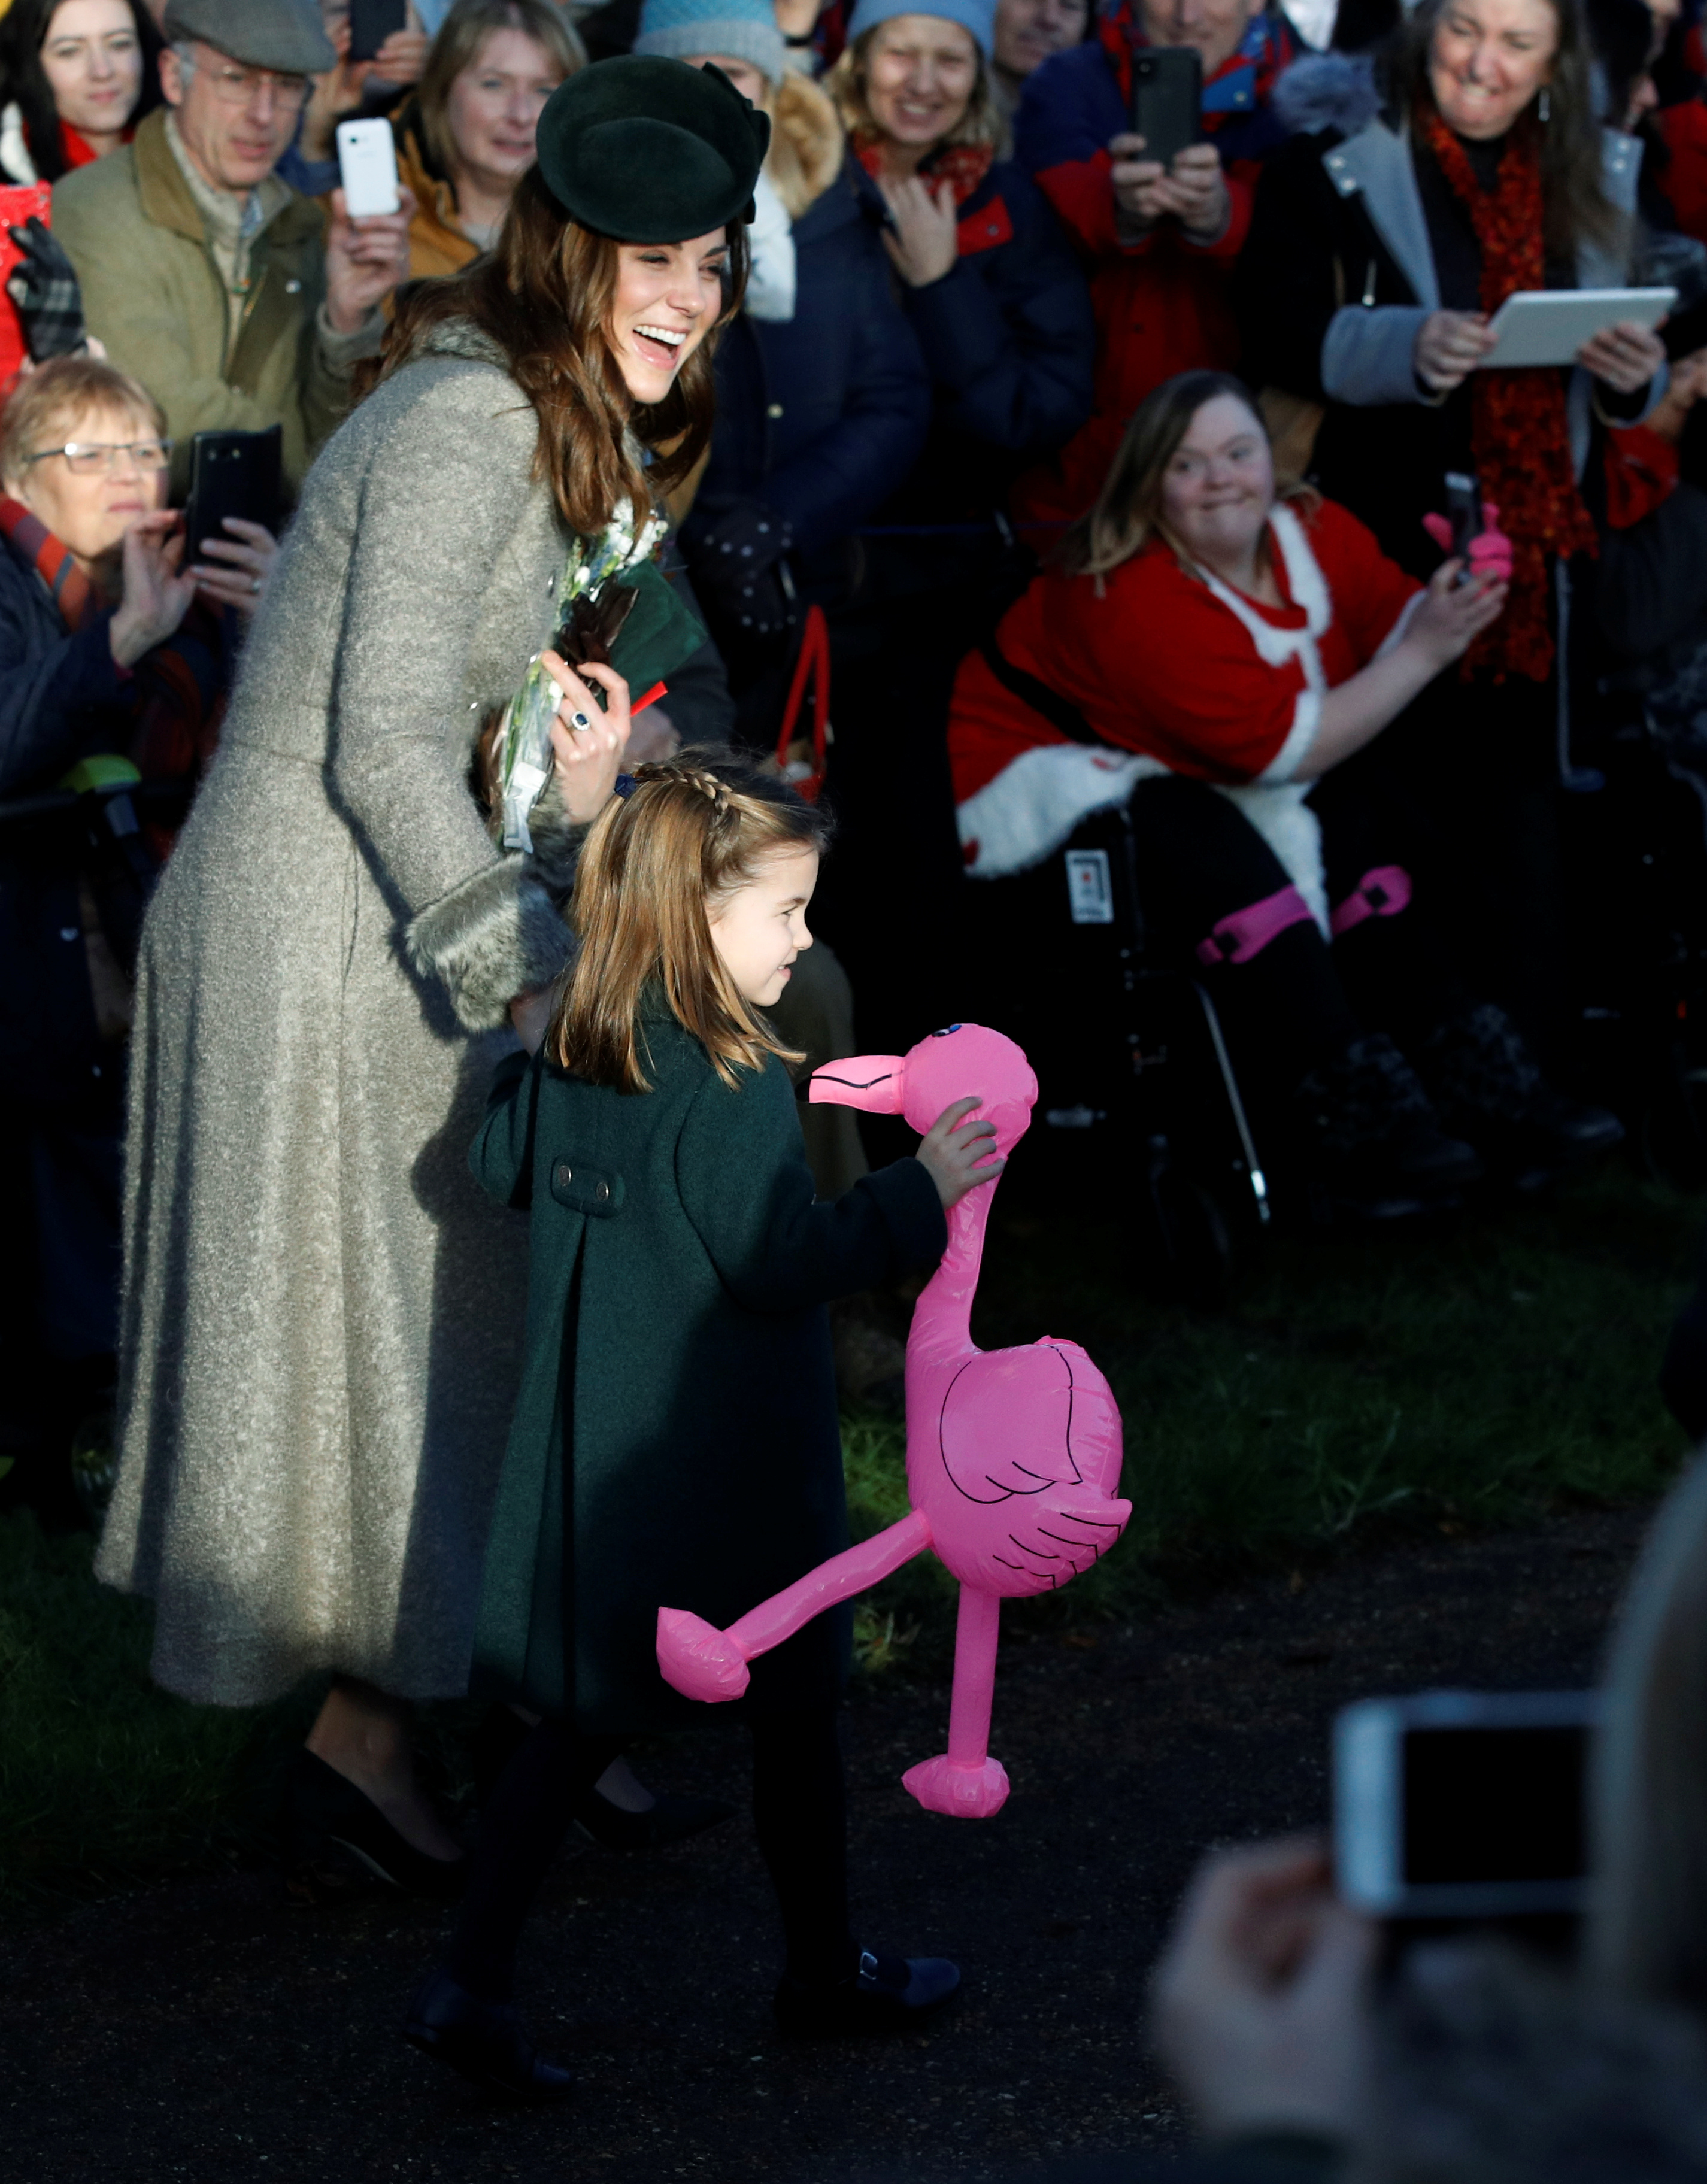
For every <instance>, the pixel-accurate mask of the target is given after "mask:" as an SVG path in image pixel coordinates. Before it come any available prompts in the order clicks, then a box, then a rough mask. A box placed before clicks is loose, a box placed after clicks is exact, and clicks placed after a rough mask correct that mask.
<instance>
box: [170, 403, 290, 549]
mask: <svg viewBox="0 0 1707 2184" xmlns="http://www.w3.org/2000/svg"><path fill="white" fill-rule="evenodd" d="M283 437H284V433H283V429H282V426H277V425H269V426H268V427H267V429H266V430H265V432H198V433H197V435H196V437H195V438H194V439H193V440H192V441H191V443H190V499H189V505H188V508H187V510H186V513H185V518H184V537H185V539H186V542H187V543H186V548H185V561H186V565H188V564H189V563H190V562H192V561H198V560H200V559H201V556H202V541H203V539H204V538H231V537H232V533H231V532H229V531H227V530H226V527H225V519H226V516H228V515H240V516H243V518H245V519H246V520H247V521H248V522H250V523H264V524H265V526H266V527H267V529H268V530H269V531H275V532H276V530H277V529H278V521H279V482H280V450H281V444H282V440H283Z"/></svg>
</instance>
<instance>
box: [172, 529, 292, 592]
mask: <svg viewBox="0 0 1707 2184" xmlns="http://www.w3.org/2000/svg"><path fill="white" fill-rule="evenodd" d="M225 523H226V530H227V531H230V532H234V533H235V534H236V535H235V538H198V539H197V540H196V541H195V542H194V543H195V544H196V545H197V547H198V548H199V549H200V550H201V552H202V553H203V554H205V555H206V556H207V560H204V561H201V562H198V563H197V565H195V566H194V567H193V568H192V569H191V571H190V574H191V575H192V577H194V578H195V580H196V588H197V590H198V591H199V592H200V593H201V595H202V597H203V598H204V599H210V600H211V601H212V602H213V604H215V606H218V607H235V608H236V609H237V612H238V613H239V614H242V615H252V614H253V613H254V610H255V609H256V608H257V607H258V606H259V604H260V603H261V593H262V592H263V591H264V590H265V587H266V581H267V577H268V575H269V574H270V573H271V569H272V565H273V563H274V561H275V560H276V558H277V555H278V550H279V543H278V541H277V539H276V538H274V537H273V535H272V533H271V531H269V530H268V529H267V527H266V526H265V524H264V523H251V522H249V521H248V519H247V517H244V516H241V515H228V516H226V519H225ZM238 539H242V540H245V541H247V543H245V544H243V545H239V544H238V543H237V540H238Z"/></svg>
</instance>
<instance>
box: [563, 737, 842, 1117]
mask: <svg viewBox="0 0 1707 2184" xmlns="http://www.w3.org/2000/svg"><path fill="white" fill-rule="evenodd" d="M633 783H634V786H633V788H632V789H631V790H630V791H629V793H628V795H626V796H619V797H613V798H612V799H611V802H610V803H609V805H607V806H606V807H605V810H604V811H602V812H601V813H600V816H599V817H598V818H597V819H596V820H595V821H594V824H593V827H592V830H591V832H590V833H589V835H588V837H587V840H586V843H585V844H584V846H583V849H582V851H581V861H580V865H579V867H578V869H577V873H576V877H575V894H574V899H573V900H572V903H571V905H570V910H569V917H570V922H571V923H572V925H573V926H574V928H575V931H576V934H577V938H578V939H579V941H580V952H579V954H578V955H577V957H576V959H575V964H574V967H573V969H572V972H570V975H569V979H568V983H567V984H566V987H565V989H564V992H563V998H562V1000H561V1001H560V1003H559V1004H558V1008H557V1014H556V1017H555V1020H554V1022H553V1023H552V1026H551V1032H550V1036H549V1039H548V1041H547V1050H548V1052H549V1053H550V1054H551V1055H552V1056H553V1057H554V1058H555V1060H556V1061H560V1062H561V1064H562V1065H563V1067H565V1068H566V1069H567V1070H571V1071H572V1072H573V1073H574V1074H575V1075H576V1076H577V1077H579V1078H584V1079H585V1080H586V1081H587V1082H588V1083H589V1084H609V1085H612V1086H614V1087H615V1088H616V1089H617V1090H618V1091H622V1092H648V1091H650V1089H651V1086H650V1083H649V1082H648V1080H647V1078H646V1074H645V1072H644V1069H643V1067H641V1061H640V1048H641V1045H642V1035H641V1032H640V1011H641V1006H642V1000H643V997H644V995H645V992H646V990H647V989H648V987H650V986H656V987H657V988H658V989H661V992H662V995H663V998H664V1000H665V1001H666V1002H667V1004H668V1006H669V1008H670V1010H671V1012H672V1015H674V1017H676V1019H677V1021H678V1022H679V1023H681V1024H682V1025H683V1027H684V1028H686V1029H687V1030H689V1031H690V1032H691V1033H692V1034H694V1036H695V1039H698V1040H699V1041H700V1045H702V1046H703V1047H704V1048H705V1050H706V1053H707V1054H709V1055H710V1056H711V1061H712V1064H713V1066H714V1067H716V1069H717V1074H718V1075H719V1076H720V1077H721V1078H722V1079H723V1082H724V1083H725V1084H729V1085H734V1084H735V1083H736V1082H737V1078H736V1072H737V1071H738V1070H739V1069H759V1068H761V1067H763V1066H764V1059H765V1056H767V1054H774V1055H776V1056H778V1057H779V1058H780V1059H781V1060H782V1061H785V1062H789V1063H791V1064H792V1063H794V1062H796V1061H799V1060H800V1059H801V1057H800V1056H798V1055H797V1054H793V1053H791V1052H790V1051H789V1049H788V1048H786V1047H785V1046H784V1045H782V1044H781V1042H780V1041H779V1040H778V1038H777V1036H776V1034H775V1033H774V1032H773V1030H772V1029H771V1028H770V1026H769V1025H768V1024H767V1022H765V1019H764V1018H763V1017H761V1015H760V1014H759V1012H758V1011H757V1010H756V1009H755V1008H754V1007H753V1006H752V1004H751V1002H750V1001H749V1000H746V999H745V997H744V996H743V995H741V994H740V993H739V991H738V990H737V989H736V987H735V984H734V980H733V979H732V978H730V977H729V974H728V972H727V971H726V970H725V969H724V968H723V963H722V957H721V956H719V955H718V953H717V946H716V944H715V943H714V941H713V940H712V938H711V920H710V917H709V916H708V915H707V910H708V905H709V906H711V907H713V908H714V907H715V906H716V905H717V902H718V900H720V899H721V898H722V897H724V896H727V895H729V894H733V893H734V890H735V889H737V888H739V887H740V886H742V885H744V884H745V883H746V882H748V881H749V880H750V879H752V878H753V877H754V876H755V874H756V872H757V869H758V867H759V866H760V865H761V864H762V863H763V862H764V861H765V860H766V859H767V858H768V857H773V856H777V855H789V854H790V853H791V852H797V851H800V850H817V851H818V852H819V853H822V852H823V850H825V849H826V848H827V847H828V844H829V838H830V833H831V827H830V822H829V818H828V814H827V813H824V812H822V811H818V810H817V807H816V806H815V805H811V804H808V803H807V802H806V799H804V798H803V797H801V796H799V795H797V794H795V791H794V790H793V789H792V788H789V785H788V784H787V783H786V782H784V781H780V780H778V779H777V778H775V777H773V776H772V775H769V774H767V773H762V772H760V770H759V768H758V767H757V766H754V765H752V764H751V763H750V762H749V761H748V760H745V759H740V758H736V757H734V755H731V754H730V753H729V752H728V751H723V750H684V751H682V752H680V753H678V755H677V756H676V757H675V758H673V759H671V760H667V762H665V763H663V764H660V765H655V766H639V767H637V768H636V769H635V772H634V775H633Z"/></svg>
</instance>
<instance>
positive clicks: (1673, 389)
mask: <svg viewBox="0 0 1707 2184" xmlns="http://www.w3.org/2000/svg"><path fill="white" fill-rule="evenodd" d="M1704 394H1707V348H1698V349H1697V350H1696V351H1695V352H1694V354H1693V355H1691V356H1680V357H1679V358H1677V359H1676V362H1675V363H1674V364H1673V365H1672V366H1671V384H1670V385H1669V386H1668V387H1666V389H1665V393H1663V394H1662V395H1661V396H1660V399H1659V400H1658V401H1657V402H1656V403H1655V404H1654V407H1653V408H1652V409H1650V410H1649V411H1648V415H1646V416H1645V417H1644V418H1643V424H1644V425H1646V426H1647V427H1648V431H1649V432H1657V433H1658V434H1659V435H1660V438H1661V439H1662V440H1669V441H1670V442H1671V444H1672V446H1673V447H1674V448H1675V447H1676V444H1677V443H1678V442H1679V441H1680V440H1681V439H1682V437H1683V427H1684V426H1686V425H1687V423H1688V421H1689V412H1690V411H1691V410H1692V409H1693V408H1694V407H1695V404H1697V403H1698V402H1699V400H1700V399H1701V398H1702V396H1703V395H1704Z"/></svg>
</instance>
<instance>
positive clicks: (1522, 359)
mask: <svg viewBox="0 0 1707 2184" xmlns="http://www.w3.org/2000/svg"><path fill="white" fill-rule="evenodd" d="M1676 301H1677V291H1676V289H1675V288H1520V290H1519V291H1518V292H1517V293H1516V294H1515V296H1508V297H1507V298H1506V299H1505V301H1504V302H1503V304H1501V305H1500V307H1499V309H1498V310H1497V311H1496V312H1495V313H1494V315H1493V317H1492V320H1491V321H1490V323H1489V330H1490V331H1491V332H1492V333H1493V334H1494V336H1495V337H1497V339H1498V348H1492V349H1490V350H1489V351H1488V353H1487V355H1486V356H1485V357H1483V359H1482V360H1481V363H1480V364H1479V365H1477V366H1476V370H1478V371H1504V370H1508V369H1509V367H1511V366H1513V365H1529V364H1571V363H1574V362H1575V360H1576V352H1577V351H1578V349H1580V348H1581V347H1582V344H1583V343H1585V342H1587V341H1593V338H1594V337H1595V335H1596V334H1599V333H1604V332H1605V331H1606V330H1607V328H1608V327H1609V326H1624V325H1626V323H1627V324H1630V325H1632V326H1658V325H1659V323H1660V320H1662V319H1663V318H1664V317H1665V315H1666V314H1667V313H1668V312H1669V311H1670V310H1671V307H1672V305H1673V304H1675V303H1676Z"/></svg>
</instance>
